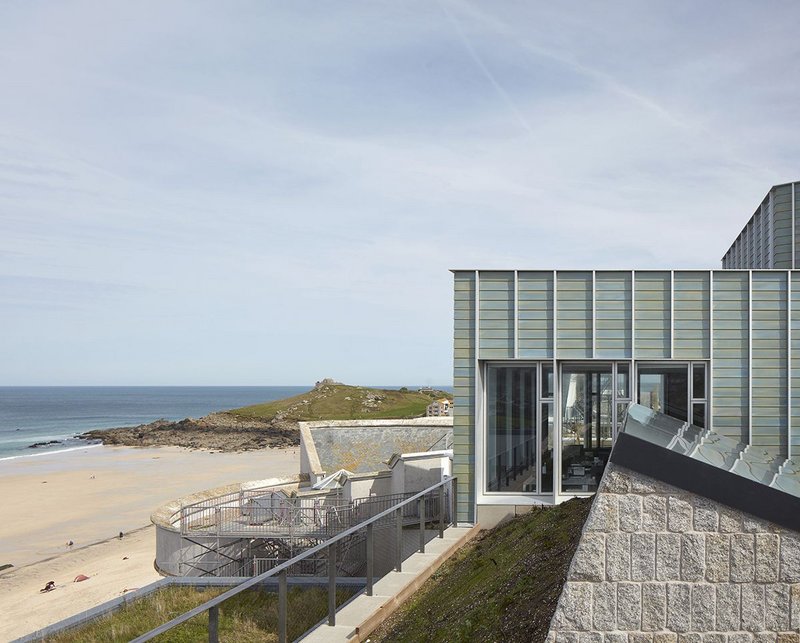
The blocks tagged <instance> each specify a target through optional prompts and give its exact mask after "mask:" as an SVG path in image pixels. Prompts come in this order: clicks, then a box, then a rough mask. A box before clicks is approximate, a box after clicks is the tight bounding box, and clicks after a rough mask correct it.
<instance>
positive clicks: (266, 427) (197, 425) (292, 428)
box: [81, 380, 452, 451]
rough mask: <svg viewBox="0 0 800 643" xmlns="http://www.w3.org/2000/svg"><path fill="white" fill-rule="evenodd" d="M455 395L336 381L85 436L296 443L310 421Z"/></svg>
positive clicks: (236, 447) (242, 444)
mask: <svg viewBox="0 0 800 643" xmlns="http://www.w3.org/2000/svg"><path fill="white" fill-rule="evenodd" d="M440 398H448V399H452V395H450V394H449V393H445V392H443V391H437V390H433V389H422V390H418V391H414V390H410V389H405V388H403V389H399V390H386V389H376V388H368V387H364V386H348V385H346V384H340V383H338V382H333V381H330V380H323V381H322V382H319V383H318V384H317V385H316V386H315V387H314V388H313V389H311V390H310V391H307V392H306V393H302V394H300V395H296V396H294V397H290V398H286V399H283V400H276V401H274V402H265V403H264V404H256V405H253V406H245V407H242V408H239V409H231V410H228V411H220V412H217V413H211V414H209V415H206V416H205V417H202V418H198V419H194V418H186V419H184V420H180V421H178V422H170V421H167V420H157V421H155V422H151V423H150V424H142V425H139V426H135V427H122V428H119V429H103V430H96V431H88V432H87V433H84V434H82V435H81V437H83V438H86V439H91V440H102V441H103V443H104V444H118V445H124V446H180V447H189V448H193V449H213V450H218V451H250V450H253V449H265V448H268V447H291V446H296V445H297V444H299V442H300V433H299V430H298V425H297V423H298V422H303V421H308V420H363V419H406V418H415V417H421V416H423V415H425V409H426V408H427V406H428V405H429V404H430V403H431V402H432V401H433V400H437V399H440Z"/></svg>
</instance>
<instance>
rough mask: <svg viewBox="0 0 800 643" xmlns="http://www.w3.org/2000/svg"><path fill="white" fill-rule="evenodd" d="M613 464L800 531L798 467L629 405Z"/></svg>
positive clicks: (772, 454)
mask: <svg viewBox="0 0 800 643" xmlns="http://www.w3.org/2000/svg"><path fill="white" fill-rule="evenodd" d="M610 460H611V462H614V463H616V464H619V465H621V466H624V467H627V468H628V469H631V470H633V471H637V472H638V473H642V474H644V475H647V476H650V477H652V478H655V479H656V480H660V481H662V482H665V483H667V484H671V485H673V486H675V487H678V488H680V489H683V490H685V491H690V492H692V493H696V494H698V495H701V496H705V497H707V498H710V499H711V500H715V501H717V502H721V503H723V504H726V505H728V506H730V507H733V508H735V509H739V510H741V511H744V512H746V513H749V514H751V515H754V516H757V517H759V518H763V519H765V520H769V521H771V522H773V523H775V524H778V525H781V526H783V527H787V528H789V529H794V530H800V466H798V464H796V463H795V462H793V461H792V460H787V459H785V458H782V457H780V456H777V455H776V454H774V453H771V452H768V451H766V450H762V449H758V448H757V447H753V446H752V445H750V446H747V445H744V444H742V443H740V442H736V441H735V440H732V439H730V438H727V437H725V436H722V435H720V434H718V433H716V432H715V431H712V430H710V429H704V428H702V427H698V426H695V425H692V424H688V423H686V422H681V421H680V420H676V419H674V418H671V417H669V416H667V415H664V414H662V413H657V412H655V411H653V410H651V409H649V408H647V407H644V406H641V405H638V404H631V405H630V407H629V408H628V414H627V417H626V419H625V425H624V427H623V430H622V432H621V433H620V435H619V436H618V437H617V442H616V444H615V445H614V448H613V449H612V451H611V457H610Z"/></svg>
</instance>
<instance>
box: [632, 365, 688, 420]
mask: <svg viewBox="0 0 800 643" xmlns="http://www.w3.org/2000/svg"><path fill="white" fill-rule="evenodd" d="M638 386H639V404H641V405H642V406H647V407H650V408H651V409H653V410H654V411H658V412H659V413H665V414H666V415H669V416H671V417H674V418H676V419H678V420H683V421H684V422H687V421H688V420H689V367H688V365H687V364H648V365H641V366H639V384H638Z"/></svg>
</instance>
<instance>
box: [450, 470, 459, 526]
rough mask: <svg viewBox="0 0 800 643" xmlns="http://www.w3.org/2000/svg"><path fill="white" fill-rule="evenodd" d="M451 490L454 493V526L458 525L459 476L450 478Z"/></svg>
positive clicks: (452, 518)
mask: <svg viewBox="0 0 800 643" xmlns="http://www.w3.org/2000/svg"><path fill="white" fill-rule="evenodd" d="M450 492H451V493H452V494H453V515H452V516H451V522H452V523H453V527H458V478H450Z"/></svg>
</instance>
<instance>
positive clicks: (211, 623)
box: [208, 605, 219, 643]
mask: <svg viewBox="0 0 800 643" xmlns="http://www.w3.org/2000/svg"><path fill="white" fill-rule="evenodd" d="M208 643H219V606H217V605H215V606H214V607H211V608H209V610H208Z"/></svg>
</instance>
